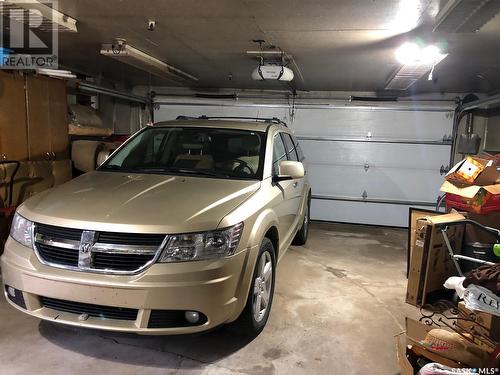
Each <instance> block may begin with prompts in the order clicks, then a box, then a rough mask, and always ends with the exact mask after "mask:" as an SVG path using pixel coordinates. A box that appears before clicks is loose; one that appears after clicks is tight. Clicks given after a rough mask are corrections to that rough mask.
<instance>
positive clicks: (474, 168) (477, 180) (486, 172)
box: [445, 156, 499, 187]
mask: <svg viewBox="0 0 500 375" xmlns="http://www.w3.org/2000/svg"><path fill="white" fill-rule="evenodd" d="M498 178H499V174H498V172H497V160H496V159H485V158H480V157H477V156H467V157H466V158H465V159H464V160H462V161H461V162H459V163H457V164H456V165H455V166H454V167H453V168H452V169H450V171H449V172H448V173H447V174H446V176H445V179H446V181H449V182H453V183H454V184H456V185H459V186H460V185H463V186H471V185H477V186H487V185H494V184H495V183H496V181H497V180H498ZM460 187H462V186H460Z"/></svg>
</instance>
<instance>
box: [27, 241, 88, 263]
mask: <svg viewBox="0 0 500 375" xmlns="http://www.w3.org/2000/svg"><path fill="white" fill-rule="evenodd" d="M37 249H38V254H40V256H41V257H42V258H43V260H45V261H46V262H49V263H56V264H61V265H64V266H70V267H77V266H78V249H76V250H75V249H64V248H62V247H55V246H50V245H45V244H41V243H37Z"/></svg>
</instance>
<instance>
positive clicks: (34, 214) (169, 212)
mask: <svg viewBox="0 0 500 375" xmlns="http://www.w3.org/2000/svg"><path fill="white" fill-rule="evenodd" d="M259 187H260V181H254V180H252V181H249V180H227V179H216V178H203V177H193V176H170V175H157V174H137V173H121V172H102V171H94V172H90V173H87V174H85V175H83V176H80V177H77V178H75V179H74V180H72V181H70V182H67V183H65V184H63V185H60V186H57V187H55V188H53V189H51V190H48V191H45V192H43V193H41V194H38V195H36V196H34V197H33V198H30V199H29V200H27V201H26V202H25V203H24V204H23V205H22V206H21V207H20V208H19V213H20V214H21V215H22V216H25V217H26V218H27V219H29V220H32V221H34V222H40V223H44V224H50V225H57V226H64V227H69V228H79V229H88V230H99V231H116V232H142V233H180V232H193V231H205V230H213V229H216V228H217V226H218V224H219V223H220V221H221V220H222V219H223V218H224V216H226V215H227V214H228V213H229V212H231V211H232V210H233V209H234V208H236V207H237V206H238V205H240V204H241V203H243V202H244V201H245V200H246V199H248V198H249V197H250V196H251V195H252V194H253V193H254V192H255V191H257V190H258V189H259Z"/></svg>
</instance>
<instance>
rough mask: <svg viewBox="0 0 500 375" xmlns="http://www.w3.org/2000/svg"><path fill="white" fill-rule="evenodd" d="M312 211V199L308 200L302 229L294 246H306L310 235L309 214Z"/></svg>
mask: <svg viewBox="0 0 500 375" xmlns="http://www.w3.org/2000/svg"><path fill="white" fill-rule="evenodd" d="M310 211H311V199H310V198H308V199H307V206H306V212H305V213H304V219H303V220H302V227H301V228H300V229H299V231H298V232H297V234H296V235H295V237H294V239H293V242H292V244H293V245H298V246H301V245H305V244H306V242H307V236H308V235H309V221H310V216H309V213H310Z"/></svg>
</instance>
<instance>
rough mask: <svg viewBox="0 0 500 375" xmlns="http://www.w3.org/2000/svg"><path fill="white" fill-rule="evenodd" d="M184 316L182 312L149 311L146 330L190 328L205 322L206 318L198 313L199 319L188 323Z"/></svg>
mask: <svg viewBox="0 0 500 375" xmlns="http://www.w3.org/2000/svg"><path fill="white" fill-rule="evenodd" d="M184 314H185V311H184V310H151V315H150V316H149V321H148V328H175V327H192V326H201V325H202V324H205V323H206V322H207V317H206V316H205V315H204V314H202V313H199V314H200V318H199V320H198V321H197V322H196V323H190V322H188V321H187V320H186V318H185V315H184Z"/></svg>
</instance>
